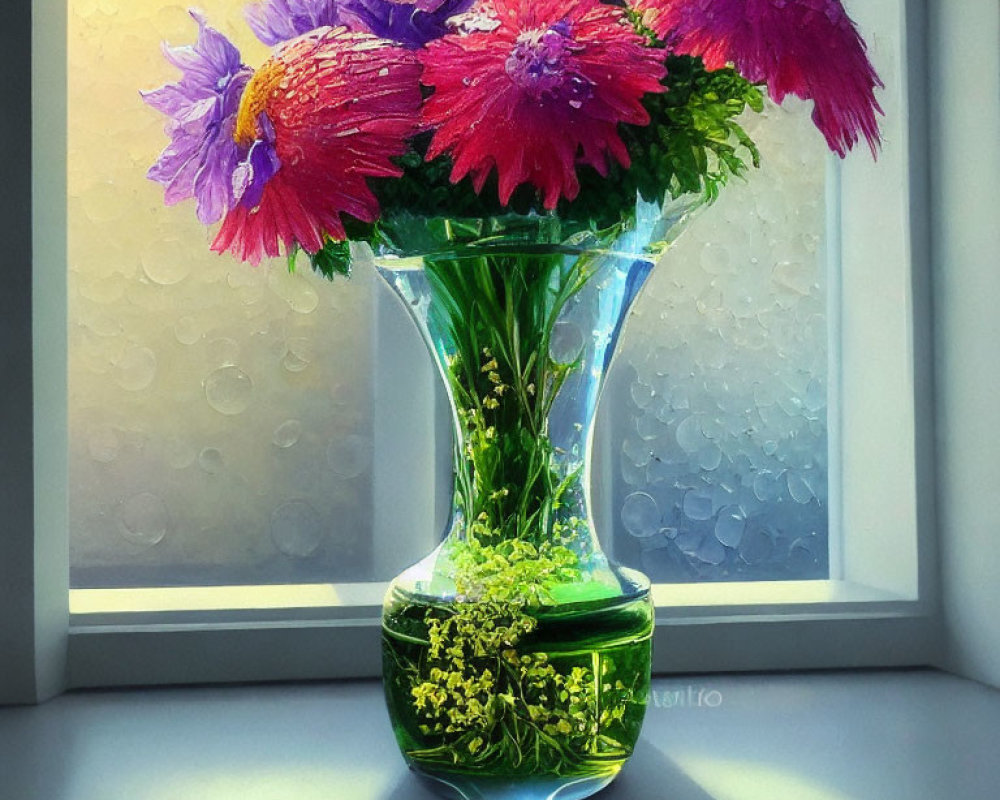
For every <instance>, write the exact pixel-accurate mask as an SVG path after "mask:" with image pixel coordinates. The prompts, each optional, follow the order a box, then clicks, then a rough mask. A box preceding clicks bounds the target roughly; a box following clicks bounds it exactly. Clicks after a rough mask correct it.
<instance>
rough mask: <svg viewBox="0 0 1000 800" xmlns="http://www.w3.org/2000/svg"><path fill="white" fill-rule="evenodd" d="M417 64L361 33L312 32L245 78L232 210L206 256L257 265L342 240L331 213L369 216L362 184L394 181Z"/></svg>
mask: <svg viewBox="0 0 1000 800" xmlns="http://www.w3.org/2000/svg"><path fill="white" fill-rule="evenodd" d="M419 78H420V64H419V62H418V61H417V60H416V57H415V56H414V55H413V54H412V53H410V52H409V51H407V50H404V49H403V48H401V47H397V46H395V45H393V44H392V43H390V42H387V41H385V40H383V39H379V38H377V37H375V36H372V35H370V34H367V33H353V32H350V31H348V30H347V29H345V28H319V29H317V30H315V31H313V32H311V33H309V34H306V35H304V36H301V37H299V38H297V39H293V40H292V41H290V42H288V43H287V44H286V45H284V46H283V47H282V48H280V49H279V50H277V51H276V52H275V54H274V55H273V56H272V57H271V58H270V59H269V60H268V61H267V62H265V64H264V65H263V66H262V67H261V68H260V69H259V70H257V72H256V73H254V76H253V78H252V79H251V80H250V82H249V84H247V87H246V90H245V91H244V93H243V97H242V99H241V101H240V107H239V113H238V115H237V118H236V125H235V132H234V139H235V140H236V143H237V144H238V145H239V147H240V149H241V151H242V152H244V153H245V154H246V155H245V157H244V158H243V159H242V161H241V162H240V164H239V166H238V167H237V168H236V170H235V172H234V174H233V186H234V194H235V197H236V201H237V202H236V204H235V205H234V207H233V208H232V209H231V210H230V211H229V213H228V214H227V215H226V218H225V219H224V220H223V223H222V227H221V229H220V230H219V233H218V235H217V236H216V238H215V241H214V242H213V243H212V249H213V250H216V251H218V252H223V251H225V250H229V251H231V252H232V253H234V254H235V255H236V256H237V257H239V258H241V259H243V260H248V261H250V262H252V263H254V264H256V263H258V262H259V261H260V259H261V257H262V256H264V255H268V256H276V255H278V254H279V251H280V250H281V249H284V251H285V252H287V251H288V250H290V249H291V248H293V247H295V246H296V245H297V246H299V247H301V248H302V249H303V250H305V251H306V252H308V253H315V252H318V251H319V250H320V249H322V247H323V244H324V240H325V239H326V238H327V237H330V238H333V239H344V238H346V236H345V233H344V226H343V223H342V221H341V219H340V215H341V214H345V213H346V214H350V215H351V216H353V217H356V218H357V219H359V220H363V221H365V222H374V221H375V220H376V219H377V218H378V215H379V207H378V201H377V200H376V198H375V195H374V194H372V191H371V189H370V188H369V187H368V184H367V180H366V179H367V178H372V177H396V176H399V175H401V174H402V170H401V169H400V168H399V167H397V166H396V165H395V164H393V163H392V162H391V161H390V159H391V158H392V157H394V156H399V155H402V154H403V152H405V150H406V139H407V137H409V136H410V135H411V134H412V133H413V132H414V129H415V127H416V124H417V121H418V118H419V109H420V101H421V98H420V86H419Z"/></svg>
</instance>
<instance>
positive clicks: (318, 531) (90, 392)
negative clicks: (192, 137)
mask: <svg viewBox="0 0 1000 800" xmlns="http://www.w3.org/2000/svg"><path fill="white" fill-rule="evenodd" d="M199 5H200V6H201V7H202V8H203V9H204V11H205V12H206V13H207V15H208V17H209V19H210V20H211V22H212V24H213V25H214V26H216V27H218V28H219V29H221V30H222V31H223V32H224V33H225V34H226V35H227V36H229V37H230V38H231V39H232V40H233V41H234V42H236V44H237V45H238V46H239V48H240V50H241V52H242V53H243V56H244V60H245V61H246V62H247V63H251V64H254V63H259V62H260V61H262V60H263V58H264V57H265V54H266V48H264V46H263V45H261V44H260V43H259V42H257V41H256V40H255V39H254V38H253V36H252V34H251V33H250V31H249V29H248V28H247V26H246V24H245V22H244V21H243V19H242V8H243V6H244V3H243V2H242V1H240V2H235V1H234V0H203V2H201V3H200V4H199ZM195 34H196V26H195V24H194V23H193V21H192V20H191V19H190V17H188V15H187V14H186V13H184V11H183V9H182V8H181V7H179V6H177V5H174V4H169V3H158V2H138V3H137V2H125V1H124V0H121V2H116V1H115V0H70V3H69V63H70V68H69V126H68V129H69V200H68V202H69V208H68V213H69V250H70V269H69V276H68V280H69V304H70V307H69V315H70V342H69V348H70V353H69V358H70V364H69V370H70V374H69V379H70V494H71V496H70V519H71V562H72V566H71V582H72V584H73V586H74V587H96V586H102V587H103V586H134V585H177V584H195V585H199V584H205V585H212V584H233V583H287V582H327V581H347V582H357V581H366V580H384V579H388V578H389V577H390V575H391V573H392V572H394V571H395V568H393V569H392V570H389V571H388V572H387V571H386V569H387V568H386V567H385V563H386V561H385V559H384V558H380V557H378V556H377V555H376V552H375V551H376V549H377V547H378V548H381V549H382V550H386V549H387V545H386V543H385V542H382V543H376V542H374V541H373V517H374V514H373V491H374V480H373V463H374V458H375V454H374V453H373V445H372V443H373V438H374V437H373V410H372V393H373V390H374V387H373V379H372V374H371V365H372V364H373V363H374V361H373V359H374V358H375V357H376V353H375V346H376V339H377V337H376V336H375V335H374V334H373V330H372V320H373V318H374V316H375V315H374V307H375V299H374V289H375V287H374V285H373V283H372V280H373V278H372V276H371V275H370V274H364V273H362V274H358V275H356V276H355V277H354V278H352V280H351V281H350V282H346V281H338V282H337V285H335V286H332V287H331V286H329V285H328V284H327V283H326V282H324V281H322V280H320V279H318V278H315V277H314V276H313V275H312V274H311V273H310V272H309V271H308V269H304V270H302V271H301V272H300V273H299V274H297V275H294V276H292V275H288V274H287V271H286V267H285V264H284V263H283V262H275V263H273V264H264V265H262V266H261V267H259V268H251V267H249V266H247V265H245V264H241V263H237V262H236V261H234V260H232V259H230V258H229V257H228V256H218V255H215V254H213V253H211V252H209V250H208V244H209V241H210V239H209V234H208V233H206V230H205V228H204V227H203V226H202V225H201V224H200V223H199V222H198V221H197V219H196V218H195V214H194V209H193V205H192V204H191V203H190V202H187V203H182V204H180V205H178V206H173V207H166V206H165V205H164V204H163V195H162V190H161V187H159V186H158V185H157V184H154V183H152V182H151V181H148V180H146V178H145V171H146V169H147V168H148V167H149V165H150V164H151V163H152V161H153V160H154V159H155V158H156V156H157V154H158V153H159V151H160V150H161V149H162V148H163V147H164V146H165V144H166V141H167V139H166V137H165V136H164V134H163V131H162V117H161V116H160V115H159V114H158V113H157V112H155V111H153V110H152V109H150V108H147V107H146V106H145V105H144V104H143V103H142V102H141V99H140V97H139V94H138V90H139V89H149V88H153V87H156V86H159V85H161V84H163V83H164V82H166V81H170V80H175V79H176V77H177V73H176V71H175V70H174V69H173V68H171V67H170V66H169V65H168V64H167V63H166V62H165V61H164V60H163V58H162V54H161V52H160V50H159V43H160V42H161V41H162V40H166V41H168V42H171V43H172V44H183V43H189V42H191V41H193V39H194V36H195ZM786 105H787V106H788V109H789V110H784V109H783V110H771V111H770V112H769V113H768V114H767V115H766V116H767V119H760V120H751V121H750V122H749V124H750V125H752V126H753V130H752V134H753V135H754V136H755V137H756V138H757V139H758V141H759V142H760V144H761V149H762V151H763V153H764V160H765V161H764V166H763V169H762V170H761V171H760V173H759V174H754V175H752V176H751V179H750V181H749V183H747V184H741V183H740V182H734V184H733V185H732V186H730V187H729V188H728V189H727V190H726V191H725V192H724V193H723V196H722V198H721V200H720V201H719V202H718V203H717V204H716V205H715V206H714V207H712V208H710V209H708V210H707V211H705V212H704V213H703V215H702V217H701V218H700V219H699V220H697V221H696V222H695V223H694V225H693V226H692V229H691V230H690V231H688V233H686V234H685V236H684V237H682V239H681V240H680V242H679V243H678V244H677V246H676V248H675V249H674V250H673V251H672V252H671V253H670V254H669V255H668V257H667V259H666V261H665V262H664V263H663V264H662V265H661V266H660V267H659V268H658V270H657V271H656V273H655V274H654V276H653V278H652V279H651V284H650V286H649V288H648V291H647V293H646V295H645V296H644V297H643V298H642V299H641V300H640V301H639V304H638V306H637V308H636V312H635V318H634V319H633V321H632V323H631V325H630V327H629V329H628V330H627V332H626V335H625V339H624V341H623V352H622V357H621V358H620V359H619V361H618V362H617V365H616V367H615V370H614V371H613V373H612V376H611V381H610V384H609V386H608V391H607V393H606V399H605V401H604V405H603V408H604V409H605V412H604V413H605V423H604V424H605V426H606V431H607V434H608V435H607V439H608V440H609V441H610V445H608V446H607V447H606V450H607V451H608V452H609V453H610V455H609V456H608V457H607V458H606V459H604V461H605V463H607V464H608V465H609V476H610V479H608V477H607V476H605V478H604V480H603V481H602V483H603V485H605V486H608V487H609V489H608V491H609V498H607V503H608V507H609V508H611V509H612V511H611V513H609V514H608V519H609V521H611V522H612V523H613V524H612V525H610V526H609V530H611V529H613V531H614V535H613V543H612V549H613V551H614V553H615V555H616V556H617V557H618V558H619V559H620V560H622V561H625V562H626V563H631V564H634V565H636V566H639V567H640V568H643V569H645V570H646V571H648V572H649V574H650V575H651V577H653V578H654V579H655V580H662V581H676V580H689V579H692V578H696V577H697V578H709V579H762V578H807V577H826V575H827V573H828V557H827V501H826V498H827V488H826V487H827V475H826V359H827V348H826V339H827V321H828V316H827V292H826V279H825V275H824V268H825V255H824V248H823V239H822V234H823V228H824V214H825V211H824V207H823V202H822V198H823V193H824V165H825V163H826V159H825V155H824V148H823V143H822V140H821V137H820V136H819V135H818V134H817V133H816V131H815V130H814V129H813V127H812V125H811V123H810V122H809V119H808V111H809V109H808V108H806V107H805V105H804V104H800V105H795V104H794V103H792V101H791V100H789V101H787V103H786ZM431 368H432V367H431V364H430V360H429V359H428V361H427V369H428V370H430V369H431ZM610 409H613V411H612V412H611V413H610V414H609V413H608V410H610ZM427 423H428V424H429V420H428V421H427ZM440 434H441V435H447V433H446V432H445V431H444V430H442V431H441V432H440ZM423 466H424V467H426V469H420V468H418V466H417V465H414V471H413V472H414V475H415V476H420V477H421V479H422V480H423V483H419V484H415V485H414V486H413V487H408V488H411V489H412V491H427V492H430V491H434V480H433V477H432V476H433V474H434V472H435V470H434V468H433V464H432V463H428V464H427V465H423ZM402 490H404V487H400V491H402ZM441 490H442V489H441V487H438V491H441ZM395 533H399V535H400V536H402V535H404V534H405V532H394V535H395ZM388 547H389V548H390V549H392V548H395V544H394V543H392V544H391V545H389V546H388ZM395 549H397V550H398V548H395ZM411 549H412V547H411ZM379 565H381V566H379ZM400 566H401V565H400Z"/></svg>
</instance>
